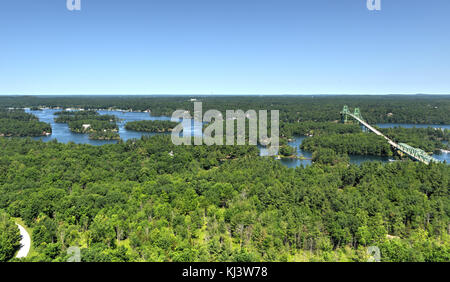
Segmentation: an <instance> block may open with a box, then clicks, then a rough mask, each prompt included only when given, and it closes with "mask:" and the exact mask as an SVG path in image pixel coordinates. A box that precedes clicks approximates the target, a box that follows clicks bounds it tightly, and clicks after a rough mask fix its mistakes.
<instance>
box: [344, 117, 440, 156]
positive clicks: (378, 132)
mask: <svg viewBox="0 0 450 282" xmlns="http://www.w3.org/2000/svg"><path fill="white" fill-rule="evenodd" d="M347 114H348V115H349V116H351V117H352V118H354V119H356V120H357V121H358V122H359V123H361V124H362V125H364V126H365V127H367V128H368V129H369V130H370V131H372V132H373V133H375V134H376V135H379V136H383V138H384V139H386V140H387V141H388V143H389V144H390V145H391V146H392V147H394V148H396V149H397V150H400V151H402V152H403V153H405V154H407V155H408V156H410V157H412V158H413V159H416V160H418V161H420V162H423V163H425V164H429V163H430V160H428V159H425V158H422V157H420V156H417V155H413V154H411V153H410V152H408V151H406V150H404V149H403V148H402V146H400V145H399V144H397V143H395V142H394V141H392V140H391V139H389V138H388V137H387V136H385V135H384V134H383V133H381V132H380V131H378V130H377V129H375V128H374V127H373V126H371V125H370V124H368V123H367V122H365V121H363V120H362V119H360V118H358V117H357V116H355V115H354V114H352V113H347ZM430 159H432V160H433V158H431V157H430Z"/></svg>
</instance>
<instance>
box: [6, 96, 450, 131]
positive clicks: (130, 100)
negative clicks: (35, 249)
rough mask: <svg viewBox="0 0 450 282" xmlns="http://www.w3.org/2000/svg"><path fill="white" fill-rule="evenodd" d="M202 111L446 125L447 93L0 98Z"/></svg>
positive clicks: (33, 103) (27, 103) (26, 103)
mask: <svg viewBox="0 0 450 282" xmlns="http://www.w3.org/2000/svg"><path fill="white" fill-rule="evenodd" d="M194 100H195V101H199V102H202V103H203V111H204V112H205V111H207V110H208V109H217V110H219V111H221V112H225V110H237V109H242V110H249V109H253V110H280V119H281V121H285V122H298V121H337V120H340V116H339V112H340V111H341V110H342V107H343V105H348V106H349V107H350V108H351V109H353V108H355V107H359V108H360V109H361V112H362V115H363V117H364V119H365V120H367V122H369V123H373V124H375V123H419V124H427V123H428V124H450V115H449V114H448V113H449V112H450V99H449V96H448V95H368V96H365V95H341V96H334V95H319V96H311V95H302V96H300V95H298V96H295V95H294V96H89V97H86V96H4V97H0V105H2V106H3V107H14V108H24V107H51V108H83V109H121V110H133V111H148V110H150V111H151V114H152V115H154V116H160V115H164V116H171V115H172V113H173V112H174V111H175V110H177V109H184V110H188V111H190V112H191V113H192V112H193V101H194Z"/></svg>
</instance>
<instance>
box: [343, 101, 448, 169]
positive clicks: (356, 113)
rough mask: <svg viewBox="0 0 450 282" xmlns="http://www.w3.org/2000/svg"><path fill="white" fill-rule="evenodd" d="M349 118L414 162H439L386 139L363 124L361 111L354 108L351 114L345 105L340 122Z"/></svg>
mask: <svg viewBox="0 0 450 282" xmlns="http://www.w3.org/2000/svg"><path fill="white" fill-rule="evenodd" d="M350 117H351V118H353V119H355V120H356V121H358V122H359V123H360V124H362V125H363V126H364V127H365V128H367V129H368V130H370V131H372V132H373V133H375V134H376V135H379V136H382V137H383V138H384V139H386V141H387V142H388V143H389V144H390V145H391V146H392V147H393V148H394V149H396V150H398V151H400V152H402V153H403V154H405V155H407V156H409V157H410V158H412V159H414V160H416V161H419V162H422V163H425V164H429V163H431V162H439V161H438V160H436V159H435V158H433V157H431V156H429V155H428V154H427V153H426V152H425V151H423V150H421V149H417V148H414V147H412V146H409V145H408V144H405V143H395V142H394V141H392V140H391V139H390V138H388V137H387V136H385V135H384V134H383V133H381V132H380V131H379V130H377V129H376V128H374V127H373V126H371V125H370V124H368V123H367V122H365V121H364V119H363V118H362V115H361V111H360V110H359V108H355V110H354V112H353V113H352V112H350V110H349V108H348V106H347V105H345V106H344V108H343V109H342V111H341V121H342V122H343V123H348V122H349V118H350Z"/></svg>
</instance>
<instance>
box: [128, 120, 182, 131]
mask: <svg viewBox="0 0 450 282" xmlns="http://www.w3.org/2000/svg"><path fill="white" fill-rule="evenodd" d="M177 124H178V123H177V122H173V121H169V120H140V121H130V122H128V123H127V124H126V125H125V129H127V130H134V131H142V132H167V131H170V130H172V129H173V128H174V127H175V126H177Z"/></svg>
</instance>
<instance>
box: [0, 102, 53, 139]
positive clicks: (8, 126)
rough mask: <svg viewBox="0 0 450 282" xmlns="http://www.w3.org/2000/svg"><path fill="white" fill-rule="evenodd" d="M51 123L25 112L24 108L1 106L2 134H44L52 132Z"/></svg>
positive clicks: (0, 128) (20, 135)
mask: <svg viewBox="0 0 450 282" xmlns="http://www.w3.org/2000/svg"><path fill="white" fill-rule="evenodd" d="M51 133H52V128H51V126H50V124H48V123H45V122H40V121H39V119H38V118H37V117H36V116H34V115H32V114H28V113H25V111H23V110H7V109H1V108H0V136H18V137H24V136H30V137H32V136H42V135H46V134H51Z"/></svg>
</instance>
